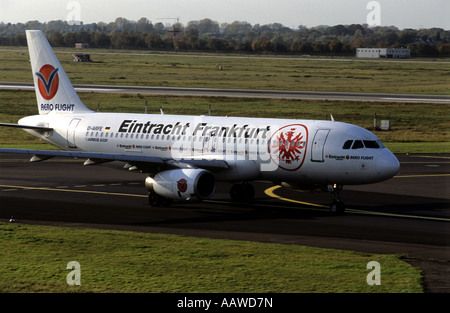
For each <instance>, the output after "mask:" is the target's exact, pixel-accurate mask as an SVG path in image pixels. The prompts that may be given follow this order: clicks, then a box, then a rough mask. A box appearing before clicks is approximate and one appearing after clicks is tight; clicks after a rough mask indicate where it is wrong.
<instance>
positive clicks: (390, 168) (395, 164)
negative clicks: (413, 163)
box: [376, 151, 400, 179]
mask: <svg viewBox="0 0 450 313" xmlns="http://www.w3.org/2000/svg"><path fill="white" fill-rule="evenodd" d="M376 169H377V173H378V174H379V175H380V176H382V177H383V179H389V178H391V177H393V176H394V175H395V174H397V173H398V171H399V170H400V162H399V161H398V159H397V158H396V157H395V155H393V154H392V153H391V152H390V151H385V152H384V153H383V154H382V155H381V156H380V157H379V158H378V159H377V163H376Z"/></svg>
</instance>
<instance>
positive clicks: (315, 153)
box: [311, 129, 330, 162]
mask: <svg viewBox="0 0 450 313" xmlns="http://www.w3.org/2000/svg"><path fill="white" fill-rule="evenodd" d="M329 133H330V130H329V129H319V130H317V132H316V135H315V136H314V140H313V142H312V149H311V161H313V162H323V161H324V156H323V150H324V148H325V142H326V141H327V137H328V134H329Z"/></svg>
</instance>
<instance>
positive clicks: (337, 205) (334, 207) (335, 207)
mask: <svg viewBox="0 0 450 313" xmlns="http://www.w3.org/2000/svg"><path fill="white" fill-rule="evenodd" d="M330 211H331V212H332V213H333V214H335V215H341V214H344V211H345V204H344V203H343V202H341V201H333V202H332V203H331V205H330Z"/></svg>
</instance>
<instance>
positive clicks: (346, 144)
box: [342, 140, 353, 150]
mask: <svg viewBox="0 0 450 313" xmlns="http://www.w3.org/2000/svg"><path fill="white" fill-rule="evenodd" d="M352 143H353V140H347V141H346V142H345V143H344V146H343V147H342V149H345V150H348V149H350V147H351V146H352Z"/></svg>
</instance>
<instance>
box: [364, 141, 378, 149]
mask: <svg viewBox="0 0 450 313" xmlns="http://www.w3.org/2000/svg"><path fill="white" fill-rule="evenodd" d="M364 145H365V146H366V148H369V149H379V148H380V146H379V145H378V143H377V142H376V141H375V140H364Z"/></svg>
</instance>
